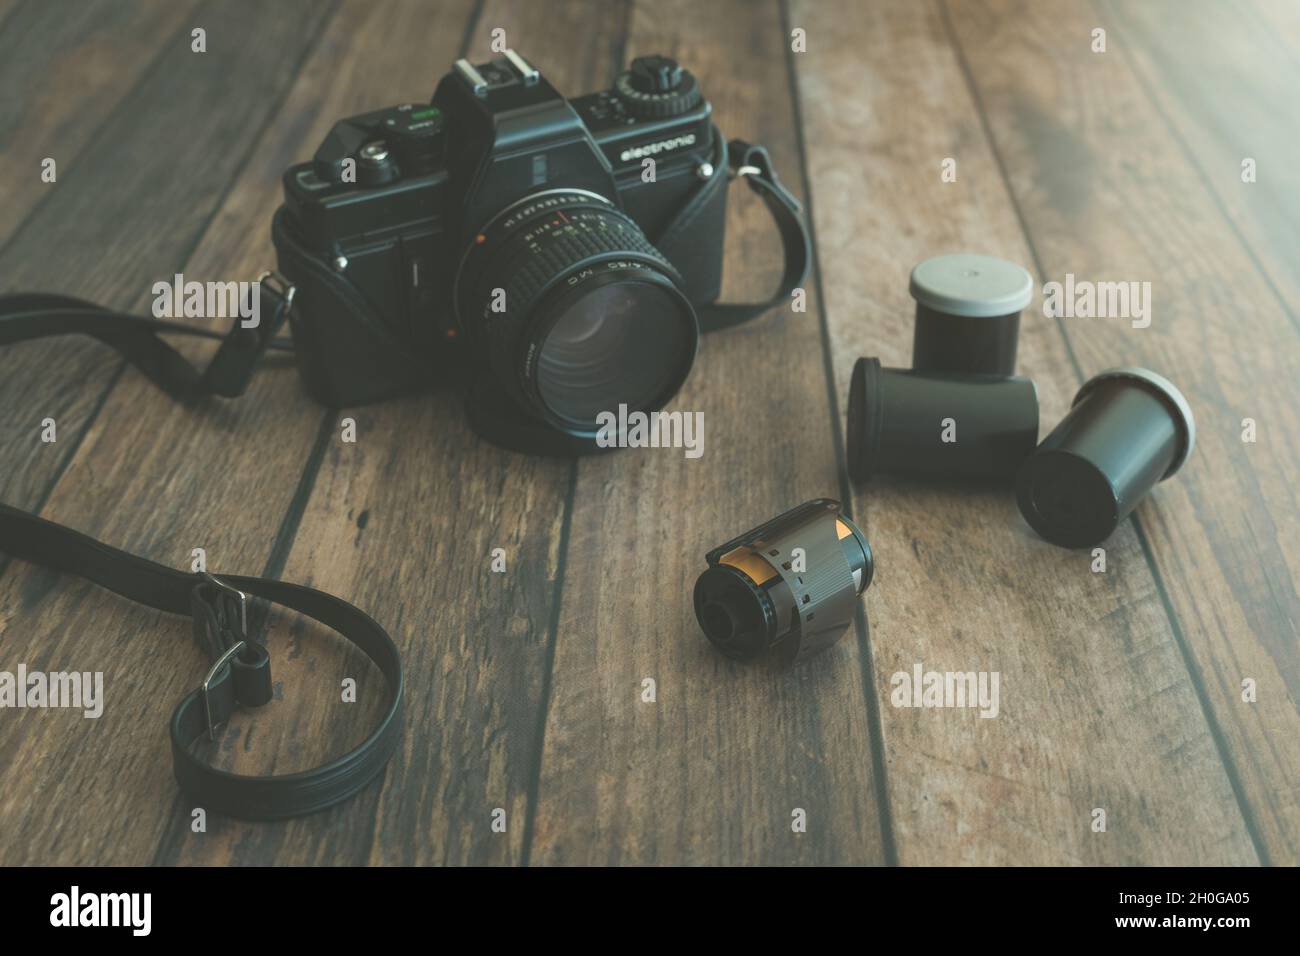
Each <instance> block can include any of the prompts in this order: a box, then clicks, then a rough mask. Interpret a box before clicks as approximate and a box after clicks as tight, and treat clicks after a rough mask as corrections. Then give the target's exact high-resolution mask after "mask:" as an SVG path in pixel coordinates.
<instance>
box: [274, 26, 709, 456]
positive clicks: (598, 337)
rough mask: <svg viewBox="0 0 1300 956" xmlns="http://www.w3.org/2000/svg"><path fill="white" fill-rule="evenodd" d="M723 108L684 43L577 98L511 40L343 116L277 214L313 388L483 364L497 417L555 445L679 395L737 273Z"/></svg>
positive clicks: (355, 396)
mask: <svg viewBox="0 0 1300 956" xmlns="http://www.w3.org/2000/svg"><path fill="white" fill-rule="evenodd" d="M710 114H711V107H710V105H709V103H708V101H707V100H706V99H705V98H704V96H703V93H702V91H701V89H700V87H699V85H698V83H697V81H696V80H695V78H694V77H693V76H692V75H691V74H690V73H689V72H688V71H686V70H684V69H682V68H681V67H680V66H679V65H678V64H677V63H676V62H674V61H673V60H671V59H668V58H666V57H661V56H649V57H640V58H638V59H636V60H634V61H633V63H632V65H631V67H630V69H629V70H628V71H626V72H625V73H623V74H621V75H620V76H619V77H618V79H617V81H616V83H615V85H614V86H613V87H612V88H611V89H609V90H604V91H601V92H598V93H592V94H589V95H586V96H581V97H578V98H576V99H573V100H566V99H565V98H564V97H563V96H562V95H561V94H560V93H559V92H558V91H557V90H556V89H555V88H554V87H553V86H552V85H551V84H550V83H549V82H548V81H547V80H546V79H545V77H543V76H542V75H541V74H540V73H539V72H538V71H537V70H536V69H534V68H533V67H532V66H530V65H529V64H528V63H527V62H526V61H525V60H524V59H523V58H522V57H520V56H519V55H517V54H516V53H514V52H513V51H506V53H505V54H504V55H502V56H500V57H498V58H496V59H494V60H493V61H491V62H490V63H486V64H480V65H477V66H475V65H471V64H470V63H468V62H467V61H465V60H460V61H458V62H457V63H456V64H455V66H454V68H453V69H452V71H451V72H450V73H448V74H447V75H446V76H445V77H444V78H443V79H442V80H441V82H440V83H439V84H438V87H437V90H436V92H435V93H434V96H433V99H432V102H431V103H430V104H429V105H427V106H420V105H413V104H404V105H401V106H395V107H390V108H387V109H381V110H376V111H374V112H371V113H365V114H362V115H360V116H354V117H351V118H349V119H345V120H342V121H340V122H339V123H337V124H335V126H334V128H333V130H332V131H331V132H330V134H329V136H328V137H326V139H325V141H324V142H323V143H322V144H321V146H320V148H319V149H318V150H317V151H316V154H315V158H314V159H313V160H312V161H311V162H309V163H301V164H298V165H295V166H293V167H291V168H289V169H288V170H287V171H286V172H285V174H284V179H283V182H284V192H285V205H284V207H282V208H281V209H280V210H279V212H277V214H276V217H275V221H274V224H273V230H272V234H273V238H274V240H275V244H276V248H277V252H278V256H279V263H280V271H281V272H282V273H283V274H284V275H285V276H287V277H288V278H289V279H290V280H291V281H292V282H293V283H294V285H295V286H296V289H297V299H296V302H295V308H294V310H293V311H292V313H291V315H290V321H291V323H292V327H293V334H294V342H295V348H296V352H297V355H298V362H299V367H300V370H301V372H302V374H303V377H304V379H305V382H306V384H307V387H308V390H309V391H310V393H311V394H312V395H313V396H314V397H315V398H316V399H317V400H318V401H320V402H322V403H324V404H326V405H329V406H331V407H340V406H348V405H356V404H363V403H367V402H373V401H378V400H381V399H386V398H390V397H393V396H397V395H402V394H407V393H411V392H414V391H419V390H423V389H427V388H430V387H431V386H433V385H436V384H438V383H439V382H441V381H444V380H447V379H449V378H451V377H462V378H463V377H467V381H466V382H465V384H466V385H467V386H468V388H469V410H470V414H471V421H472V423H473V424H474V425H475V427H476V428H478V429H479V430H480V431H484V432H486V433H487V437H489V438H490V439H492V440H495V441H498V442H500V443H502V444H507V445H511V446H516V447H526V448H527V449H528V450H543V451H544V450H548V449H547V447H546V446H547V444H548V442H547V440H546V438H545V437H544V436H545V435H547V434H559V435H564V436H568V437H569V438H570V439H576V440H577V442H578V445H579V446H582V445H584V444H585V445H590V443H591V439H592V437H593V435H594V434H595V431H596V429H597V426H596V417H597V415H598V413H599V412H600V411H601V410H603V409H608V410H610V411H613V410H615V409H616V408H617V407H618V405H619V404H620V403H622V404H627V405H628V406H629V408H641V409H644V410H653V409H655V408H659V407H662V405H663V404H664V403H666V402H667V400H668V399H670V398H671V397H672V395H673V394H674V393H675V392H676V391H677V389H678V387H680V385H681V383H682V381H684V379H685V377H686V374H687V373H688V372H689V368H690V365H691V363H692V361H693V358H694V354H695V349H696V345H697V342H698V335H699V332H700V331H701V329H700V323H699V319H698V317H697V314H696V309H697V308H698V307H701V306H703V305H705V304H708V303H712V302H713V301H714V300H716V299H717V297H718V293H719V289H720V287H721V283H722V261H723V254H722V253H723V238H724V224H725V214H726V210H725V204H726V180H727V144H726V143H725V141H724V140H722V138H721V136H720V134H719V133H718V131H717V129H716V128H715V127H714V125H713V123H712V122H711V119H710ZM570 444H572V443H570ZM568 450H572V447H570V448H569V449H568Z"/></svg>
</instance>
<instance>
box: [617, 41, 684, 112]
mask: <svg viewBox="0 0 1300 956" xmlns="http://www.w3.org/2000/svg"><path fill="white" fill-rule="evenodd" d="M614 89H615V91H616V92H617V93H618V96H619V99H621V100H622V101H623V103H624V104H625V105H626V106H627V110H628V112H629V113H631V114H632V115H633V116H638V117H642V118H664V117H669V116H680V115H682V114H683V113H686V112H689V111H690V110H692V109H694V108H695V107H696V106H698V105H699V104H700V102H701V101H702V100H703V99H704V96H703V94H702V93H701V92H700V85H699V84H698V83H697V82H696V81H695V77H694V76H692V75H691V72H690V71H689V70H684V69H682V68H681V66H680V65H679V64H678V62H677V61H676V60H674V59H672V58H671V57H667V56H639V57H637V58H636V59H635V60H633V61H632V65H631V66H630V67H628V70H627V72H626V73H623V74H620V76H619V78H618V79H617V80H615V81H614Z"/></svg>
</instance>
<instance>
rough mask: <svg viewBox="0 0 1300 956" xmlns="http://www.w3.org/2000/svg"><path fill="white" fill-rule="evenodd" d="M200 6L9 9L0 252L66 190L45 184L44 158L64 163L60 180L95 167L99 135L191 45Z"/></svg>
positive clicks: (2, 26) (0, 13)
mask: <svg viewBox="0 0 1300 956" xmlns="http://www.w3.org/2000/svg"><path fill="white" fill-rule="evenodd" d="M197 6H198V3H197V0H186V2H181V3H177V2H169V0H145V2H137V3H129V4H126V3H113V2H111V0H104V2H98V0H89V2H79V3H49V2H41V0H30V2H26V3H16V4H12V5H11V7H12V9H8V10H6V9H3V8H0V90H3V93H2V94H0V164H3V168H4V169H5V170H6V171H7V172H6V175H5V176H4V178H3V179H0V209H2V210H4V213H3V215H2V216H0V245H3V243H4V242H5V240H7V239H8V238H9V237H10V236H11V235H12V234H13V232H14V230H16V229H17V228H18V227H19V226H20V225H21V224H22V222H23V220H24V219H25V218H26V216H27V214H28V213H30V212H31V210H32V209H33V208H34V207H35V206H36V205H38V204H39V203H40V202H41V201H42V200H44V199H45V198H47V197H48V196H49V195H50V194H51V193H52V192H53V191H54V190H55V188H57V182H56V183H44V182H42V181H41V163H42V161H43V160H44V159H46V158H47V157H48V158H50V159H53V160H54V161H55V163H56V172H57V175H58V182H65V181H66V180H67V177H69V176H71V175H74V172H73V171H74V169H76V167H77V165H78V164H79V163H80V162H81V161H83V160H87V161H89V162H91V163H93V162H94V151H95V137H96V134H97V133H98V132H99V130H100V129H101V128H102V127H103V126H104V124H105V123H106V122H109V121H110V120H111V118H112V116H113V113H114V111H115V110H116V108H117V107H118V105H119V104H120V103H121V102H122V101H123V99H124V98H125V97H127V96H128V95H129V94H130V93H131V91H132V90H133V89H134V88H135V86H136V84H137V83H139V82H140V81H141V79H142V78H143V77H145V76H147V75H148V73H149V71H150V69H151V68H152V67H153V65H154V63H155V62H156V60H157V58H158V56H159V55H160V54H162V53H164V52H166V49H167V45H168V44H187V43H188V26H186V25H187V24H189V23H191V22H194V21H193V20H192V19H191V18H192V15H193V14H194V12H195V10H196V8H197ZM182 26H186V29H185V30H184V31H183V32H182V34H181V35H179V36H178V35H177V31H178V30H179V29H180V28H181V27H182ZM88 154H89V155H88Z"/></svg>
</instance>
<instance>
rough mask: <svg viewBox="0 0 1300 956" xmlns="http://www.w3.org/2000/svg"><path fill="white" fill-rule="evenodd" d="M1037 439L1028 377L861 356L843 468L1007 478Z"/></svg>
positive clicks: (1034, 396)
mask: <svg viewBox="0 0 1300 956" xmlns="http://www.w3.org/2000/svg"><path fill="white" fill-rule="evenodd" d="M1037 443H1038V390H1037V388H1035V386H1034V383H1033V382H1032V381H1031V380H1030V379H1027V378H1020V377H1018V376H1014V375H1010V376H1006V375H957V374H952V373H945V372H930V371H919V370H917V369H901V368H882V367H881V365H880V359H877V358H861V359H858V361H857V363H856V364H855V365H854V366H853V377H852V380H851V381H850V382H849V410H848V442H847V445H848V457H849V474H850V475H852V476H853V478H854V480H856V481H866V480H868V479H869V478H872V477H874V476H876V475H900V476H907V477H916V478H946V479H959V480H977V481H978V480H985V481H987V480H994V481H1006V482H1008V483H1009V482H1010V480H1011V479H1012V478H1013V477H1014V476H1015V474H1016V471H1017V470H1018V469H1019V468H1020V466H1021V464H1022V463H1023V462H1024V460H1025V458H1026V457H1028V456H1029V455H1030V454H1031V453H1032V452H1033V450H1034V446H1035V445H1036V444H1037Z"/></svg>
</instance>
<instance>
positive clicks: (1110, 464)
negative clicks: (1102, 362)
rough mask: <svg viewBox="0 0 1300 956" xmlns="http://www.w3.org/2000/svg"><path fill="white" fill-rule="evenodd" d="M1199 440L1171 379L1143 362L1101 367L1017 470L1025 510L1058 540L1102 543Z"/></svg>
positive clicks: (1069, 543)
mask: <svg viewBox="0 0 1300 956" xmlns="http://www.w3.org/2000/svg"><path fill="white" fill-rule="evenodd" d="M1195 441H1196V423H1195V421H1194V420H1193V418H1192V410H1191V408H1190V407H1189V406H1188V404H1187V399H1185V398H1184V397H1183V394H1182V392H1180V391H1178V389H1177V388H1175V387H1174V385H1173V384H1172V383H1170V382H1169V381H1168V380H1167V379H1165V378H1163V377H1161V376H1159V375H1157V374H1156V373H1155V372H1152V371H1150V370H1149V369H1144V368H1117V369H1111V370H1109V371H1106V372H1102V373H1101V374H1099V375H1095V376H1093V377H1092V378H1091V379H1089V380H1088V381H1087V382H1085V383H1084V385H1083V387H1082V388H1081V389H1079V393H1078V394H1077V395H1075V396H1074V403H1073V405H1072V407H1071V408H1070V412H1069V414H1068V415H1066V416H1065V418H1063V419H1062V420H1061V423H1060V424H1059V425H1057V426H1056V427H1055V428H1054V429H1052V432H1051V434H1050V435H1048V436H1047V437H1046V438H1044V439H1043V443H1042V444H1041V445H1039V446H1038V449H1037V451H1035V452H1034V453H1033V454H1032V455H1031V456H1029V458H1027V459H1026V460H1025V463H1024V465H1023V467H1022V468H1021V469H1020V474H1019V475H1018V476H1017V477H1016V499H1017V503H1018V504H1019V505H1020V512H1021V514H1023V515H1024V516H1025V520H1026V521H1028V522H1029V524H1030V526H1031V527H1032V528H1033V529H1034V530H1035V531H1037V532H1038V533H1039V534H1040V535H1042V536H1043V537H1044V538H1046V539H1047V540H1048V541H1050V542H1052V543H1053V544H1058V545H1061V546H1062V547H1066V548H1084V547H1090V546H1092V545H1095V544H1100V543H1101V542H1102V541H1104V540H1106V538H1108V537H1109V536H1110V534H1111V532H1113V531H1114V530H1115V529H1116V528H1117V527H1119V524H1120V522H1121V521H1123V520H1124V519H1125V518H1127V517H1128V516H1129V514H1130V513H1131V512H1132V511H1133V509H1134V508H1135V507H1137V504H1138V502H1139V501H1141V500H1142V498H1143V497H1144V496H1145V495H1146V493H1147V492H1148V491H1150V490H1151V489H1152V488H1153V487H1155V485H1156V483H1157V482H1160V481H1163V480H1164V479H1166V478H1168V477H1170V476H1171V475H1173V474H1174V472H1176V471H1178V469H1179V468H1181V467H1182V465H1183V462H1185V461H1186V460H1187V456H1188V455H1190V454H1191V451H1192V446H1193V444H1194V443H1195Z"/></svg>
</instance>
